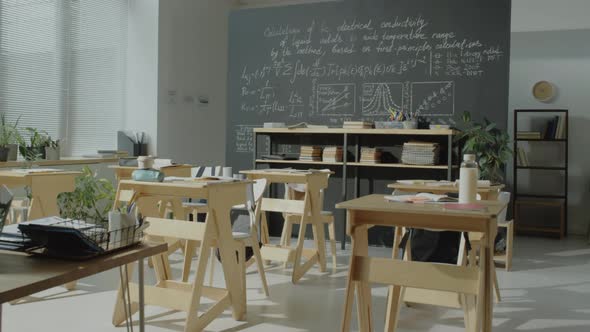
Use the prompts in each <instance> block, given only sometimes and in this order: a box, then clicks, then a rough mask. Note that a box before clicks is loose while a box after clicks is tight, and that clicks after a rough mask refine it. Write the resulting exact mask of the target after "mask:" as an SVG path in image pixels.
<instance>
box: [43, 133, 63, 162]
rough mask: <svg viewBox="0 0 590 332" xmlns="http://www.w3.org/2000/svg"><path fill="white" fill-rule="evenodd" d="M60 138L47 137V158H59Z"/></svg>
mask: <svg viewBox="0 0 590 332" xmlns="http://www.w3.org/2000/svg"><path fill="white" fill-rule="evenodd" d="M59 147H60V140H59V139H57V140H55V141H54V140H52V139H51V136H49V137H48V138H47V145H46V146H45V159H47V160H59V154H60V148H59Z"/></svg>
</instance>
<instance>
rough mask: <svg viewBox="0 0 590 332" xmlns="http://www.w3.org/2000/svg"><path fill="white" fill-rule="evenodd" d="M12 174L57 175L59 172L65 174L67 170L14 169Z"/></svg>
mask: <svg viewBox="0 0 590 332" xmlns="http://www.w3.org/2000/svg"><path fill="white" fill-rule="evenodd" d="M11 171H12V172H16V173H20V174H33V173H57V172H65V171H66V170H65V169H58V168H13V169H11Z"/></svg>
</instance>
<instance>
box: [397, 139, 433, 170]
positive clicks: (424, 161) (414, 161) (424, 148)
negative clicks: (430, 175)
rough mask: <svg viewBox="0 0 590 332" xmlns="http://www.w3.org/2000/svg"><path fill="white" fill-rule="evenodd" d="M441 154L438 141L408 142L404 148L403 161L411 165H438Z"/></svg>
mask: <svg viewBox="0 0 590 332" xmlns="http://www.w3.org/2000/svg"><path fill="white" fill-rule="evenodd" d="M439 154H440V147H439V145H438V143H428V142H406V143H404V146H403V149H402V163H404V164H410V165H436V164H438V158H439Z"/></svg>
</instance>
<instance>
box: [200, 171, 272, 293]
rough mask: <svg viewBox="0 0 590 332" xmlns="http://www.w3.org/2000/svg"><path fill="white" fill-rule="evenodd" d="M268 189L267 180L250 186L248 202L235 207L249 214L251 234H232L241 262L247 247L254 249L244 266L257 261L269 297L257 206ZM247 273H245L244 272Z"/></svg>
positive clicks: (212, 274) (211, 267)
mask: <svg viewBox="0 0 590 332" xmlns="http://www.w3.org/2000/svg"><path fill="white" fill-rule="evenodd" d="M266 188H267V180H266V179H258V180H254V184H253V185H250V186H248V202H247V203H246V204H245V205H244V204H242V205H236V206H234V209H235V210H238V209H239V210H245V211H247V212H248V215H249V217H250V231H249V232H232V236H233V238H234V240H236V241H237V242H238V244H239V247H238V253H239V260H240V261H242V260H243V261H245V260H246V247H247V246H249V247H252V251H253V253H254V255H253V256H252V257H251V258H250V259H249V260H248V261H246V264H245V265H244V267H245V268H247V267H248V266H250V265H252V264H253V260H256V265H257V268H258V273H259V274H260V279H261V280H262V287H263V289H264V294H265V295H266V296H269V292H268V285H267V282H266V274H265V272H264V265H263V261H262V256H261V254H260V246H259V241H258V226H257V224H258V221H259V220H260V210H259V209H256V206H258V204H260V202H261V201H262V195H264V192H265V191H266ZM214 253H215V251H214V250H211V264H210V265H209V267H210V272H209V286H213V278H214V271H215V264H214V263H215V254H214ZM244 273H245V271H244Z"/></svg>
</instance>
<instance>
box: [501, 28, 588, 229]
mask: <svg viewBox="0 0 590 332" xmlns="http://www.w3.org/2000/svg"><path fill="white" fill-rule="evenodd" d="M511 52H512V54H511V62H510V101H509V103H510V105H509V109H510V115H509V119H512V110H514V109H518V108H533V109H534V108H553V109H556V108H565V109H569V111H570V113H569V115H570V122H569V124H570V130H569V138H570V144H569V148H570V151H569V152H570V155H569V171H570V176H569V186H570V187H569V199H570V202H569V210H568V211H569V213H570V216H569V233H573V234H583V233H584V232H585V231H586V228H587V225H588V222H589V221H590V216H589V215H588V212H587V211H588V206H590V154H589V153H588V148H587V143H588V142H590V109H589V107H588V105H589V104H590V99H589V97H588V96H589V94H588V93H589V91H590V90H589V89H588V87H589V86H590V84H589V83H588V82H589V77H590V30H569V31H567V30H563V31H551V32H517V33H512V47H511ZM540 80H549V81H551V82H552V83H554V84H555V85H556V86H557V88H558V91H559V92H558V97H557V98H556V99H555V100H554V101H552V102H551V103H548V104H545V103H541V102H538V101H536V100H535V99H534V98H533V96H532V94H531V89H532V86H533V84H534V83H535V82H537V81H540ZM512 126H513V124H512V121H510V123H509V127H510V129H509V130H510V132H512ZM537 158H538V159H542V157H541V158H539V156H538V155H537ZM545 162H549V163H551V160H545ZM509 174H511V170H509ZM519 174H521V173H519ZM519 182H520V180H519Z"/></svg>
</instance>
